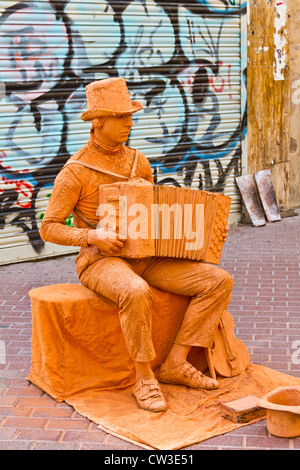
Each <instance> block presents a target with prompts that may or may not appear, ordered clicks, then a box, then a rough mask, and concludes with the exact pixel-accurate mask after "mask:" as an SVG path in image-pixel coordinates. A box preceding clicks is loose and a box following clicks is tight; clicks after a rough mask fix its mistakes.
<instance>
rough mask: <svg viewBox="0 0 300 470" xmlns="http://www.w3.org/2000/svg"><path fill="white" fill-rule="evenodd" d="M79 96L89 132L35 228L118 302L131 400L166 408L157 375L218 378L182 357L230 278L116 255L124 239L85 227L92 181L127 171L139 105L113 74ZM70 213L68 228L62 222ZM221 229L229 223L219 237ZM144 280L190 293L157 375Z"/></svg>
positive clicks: (200, 342) (141, 162)
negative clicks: (72, 253)
mask: <svg viewBox="0 0 300 470" xmlns="http://www.w3.org/2000/svg"><path fill="white" fill-rule="evenodd" d="M86 95H87V103H88V110H87V111H86V112H84V113H83V115H82V119H83V120H84V121H91V123H92V126H91V137H90V140H89V142H88V143H87V144H86V145H85V146H84V147H83V148H82V149H81V150H79V151H78V152H76V153H75V155H73V156H72V157H71V158H70V159H69V161H68V164H67V165H66V166H65V167H64V168H63V169H62V170H61V171H60V173H59V174H58V175H57V177H56V179H55V184H54V188H53V192H52V194H51V198H50V200H49V204H48V206H47V209H46V212H45V216H44V218H43V221H42V224H41V228H40V233H41V237H42V238H43V240H45V241H49V242H52V243H56V244H60V245H70V246H79V247H81V250H80V253H79V255H78V256H77V258H76V270H77V274H78V277H79V280H80V282H81V283H82V284H83V285H84V286H86V287H87V288H89V289H91V290H92V291H94V292H96V293H98V294H100V295H101V296H104V297H106V298H108V299H110V300H111V301H113V302H115V303H116V304H117V305H118V306H119V316H120V324H121V328H122V333H123V335H124V338H125V341H126V345H127V347H128V351H129V354H130V357H131V358H132V360H133V361H134V365H135V371H136V384H135V385H134V387H133V392H132V393H133V395H134V397H135V398H136V400H137V403H138V405H139V406H140V407H141V408H143V409H145V410H148V411H154V412H158V411H165V410H166V401H165V398H164V396H163V394H162V391H161V389H160V386H159V382H162V383H169V384H178V385H185V386H188V387H191V388H195V389H207V390H212V389H214V388H217V387H218V385H219V384H218V382H217V381H216V380H214V379H212V378H210V377H207V376H205V375H204V374H203V373H202V372H200V371H198V370H196V369H195V368H194V367H193V366H192V365H191V364H190V363H189V362H188V361H187V356H188V353H189V351H190V349H191V347H192V346H198V347H203V348H211V347H212V345H213V343H214V335H215V333H216V331H217V328H218V324H219V321H220V318H221V315H222V313H223V312H224V310H226V308H227V305H228V303H229V300H230V295H231V289H232V277H231V276H230V274H228V273H227V272H226V271H224V270H223V269H221V268H219V267H217V266H213V265H210V264H206V263H204V262H200V261H193V260H185V259H172V258H160V257H145V258H139V259H137V258H124V257H123V258H121V257H119V256H117V253H118V250H120V248H121V247H122V246H123V244H124V242H125V240H124V239H122V237H121V236H120V235H118V234H117V233H116V232H114V231H112V230H107V228H91V227H93V226H95V227H96V226H97V223H98V222H99V218H98V216H97V207H98V204H99V202H98V198H99V185H102V184H109V183H115V182H117V181H122V176H123V177H129V175H130V172H131V167H132V164H133V161H134V158H135V150H134V149H132V148H129V147H127V146H126V145H125V142H126V141H127V139H128V136H129V133H130V129H131V127H132V113H135V112H137V111H139V110H140V109H141V108H142V104H141V103H140V102H138V101H132V100H131V99H130V96H129V92H128V89H127V85H126V82H125V80H124V79H123V78H119V77H116V78H109V79H105V80H100V81H95V82H93V83H90V84H89V85H88V86H87V87H86ZM137 156H138V160H137V163H136V177H137V178H143V179H145V180H147V181H149V182H151V183H152V184H154V182H153V177H152V171H151V166H150V163H149V161H148V160H147V158H146V157H145V156H144V155H143V154H142V153H141V152H139V151H138V154H137ZM70 162H72V164H70ZM97 168H98V170H97ZM119 175H120V176H119ZM71 213H73V220H74V227H72V226H68V225H66V224H65V220H66V219H67V218H68V217H69V215H70V214H71ZM78 214H81V215H82V217H81V216H79V215H78ZM89 222H90V223H91V224H92V225H91V224H89ZM227 232H228V227H227V228H226V231H225V232H224V234H223V237H224V241H226V237H227V235H228V233H227ZM112 255H114V256H112ZM150 286H153V287H156V288H158V289H161V290H164V291H168V292H172V293H175V294H180V295H185V296H190V297H191V301H190V303H189V306H188V308H187V310H186V312H185V315H184V318H183V321H182V324H181V327H180V329H179V331H178V333H177V336H176V338H175V341H174V344H173V346H172V348H171V350H170V352H169V355H168V357H167V358H166V360H165V362H164V363H163V364H162V365H161V367H160V370H159V373H158V381H157V379H156V378H155V376H154V373H153V371H152V369H151V366H150V362H151V361H152V360H153V359H154V358H155V355H156V354H155V350H154V347H153V343H152V337H151V289H150Z"/></svg>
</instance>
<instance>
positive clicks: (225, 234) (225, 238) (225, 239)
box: [222, 226, 229, 243]
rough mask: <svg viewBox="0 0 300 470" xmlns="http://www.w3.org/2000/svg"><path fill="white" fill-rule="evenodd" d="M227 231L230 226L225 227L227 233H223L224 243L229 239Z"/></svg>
mask: <svg viewBox="0 0 300 470" xmlns="http://www.w3.org/2000/svg"><path fill="white" fill-rule="evenodd" d="M227 232H229V227H228V226H227V227H226V228H225V233H223V235H222V236H223V243H225V242H226V241H227V237H228V233H227Z"/></svg>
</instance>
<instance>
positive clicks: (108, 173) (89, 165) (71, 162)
mask: <svg viewBox="0 0 300 470" xmlns="http://www.w3.org/2000/svg"><path fill="white" fill-rule="evenodd" d="M137 161H138V151H137V149H136V151H135V156H134V159H133V163H132V167H131V172H130V176H129V178H128V176H123V175H119V174H118V173H114V172H113V171H109V170H105V169H104V168H100V167H99V166H95V165H91V164H90V163H86V162H82V161H81V160H71V161H69V162H67V163H66V164H65V165H64V168H65V167H66V166H68V165H71V164H74V163H77V165H82V166H85V167H86V168H90V170H95V171H99V172H100V173H105V174H107V175H111V176H116V177H118V178H123V179H126V180H128V179H131V178H134V177H135V171H136V166H137Z"/></svg>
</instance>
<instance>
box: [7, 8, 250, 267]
mask: <svg viewBox="0 0 300 470" xmlns="http://www.w3.org/2000/svg"><path fill="white" fill-rule="evenodd" d="M245 9H246V2H242V4H241V3H240V1H239V0H193V1H182V2H180V1H176V2H170V1H166V0H156V1H154V0H133V1H128V0H124V1H121V0H120V1H113V0H111V1H108V0H102V1H91V0H90V1H87V0H70V1H54V0H53V1H46V0H43V1H37V2H14V1H0V14H1V16H0V46H1V49H0V59H1V66H0V98H1V101H0V106H1V108H0V110H1V114H0V135H1V148H0V165H1V176H0V263H2V264H3V263H10V262H14V261H18V260H25V259H36V258H42V257H46V256H52V255H57V254H61V253H69V252H70V251H74V250H75V251H77V249H74V248H68V247H61V246H58V245H53V244H49V243H46V244H45V243H44V242H43V241H42V240H41V239H40V236H39V226H40V222H41V219H42V217H43V213H44V211H45V208H46V206H47V202H48V200H49V196H50V194H51V190H52V187H53V181H54V179H55V176H56V175H57V173H58V172H59V170H60V169H61V167H62V166H63V165H64V163H65V162H66V160H67V159H68V158H69V157H70V155H72V154H73V153H74V152H75V151H76V150H78V149H79V148H81V147H82V146H83V145H85V143H86V142H87V140H88V139H89V124H88V123H84V122H83V121H81V119H80V115H81V113H82V112H83V111H84V110H85V109H86V102H85V91H84V90H85V86H86V85H87V84H88V83H90V82H91V81H93V80H98V79H102V78H106V77H109V76H122V77H124V78H125V79H126V81H127V84H128V87H129V90H130V94H131V97H132V99H137V100H139V101H142V102H143V104H144V108H143V110H142V111H140V112H139V113H136V114H135V115H134V116H133V117H134V127H133V129H132V132H131V136H130V140H129V142H128V145H130V146H131V147H137V148H139V149H140V150H141V151H142V152H143V153H145V155H146V156H147V157H148V158H149V160H150V162H151V165H152V168H153V171H154V177H155V181H156V183H158V184H175V185H178V186H183V187H193V188H199V189H205V190H212V191H221V192H224V193H225V194H227V195H230V196H231V197H232V200H233V202H232V209H231V221H237V220H239V218H240V214H241V202H240V197H239V194H238V191H237V188H236V185H235V183H234V177H235V176H237V175H239V174H241V166H242V163H241V162H242V160H241V155H242V152H241V148H242V140H243V138H244V136H245V133H246V114H245V109H246V98H245V96H246V92H245V89H244V87H245V83H244V77H245V63H246V58H245V54H244V55H243V54H241V50H242V42H241V37H242V27H241V24H242V21H243V18H244V15H245ZM66 223H70V224H71V223H72V220H71V219H69V220H67V221H66Z"/></svg>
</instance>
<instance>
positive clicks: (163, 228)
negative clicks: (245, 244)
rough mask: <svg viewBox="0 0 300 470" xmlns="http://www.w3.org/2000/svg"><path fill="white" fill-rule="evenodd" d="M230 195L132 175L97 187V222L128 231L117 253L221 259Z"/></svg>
mask: <svg viewBox="0 0 300 470" xmlns="http://www.w3.org/2000/svg"><path fill="white" fill-rule="evenodd" d="M230 204H231V198H230V197H228V196H225V195H223V194H220V193H213V192H209V191H200V190H197V189H189V188H179V187H176V186H162V185H161V186H160V185H154V186H153V184H151V183H150V182H148V181H146V180H143V179H135V178H134V179H130V180H128V181H126V182H118V183H112V184H107V185H101V186H100V187H99V206H98V213H97V214H98V216H99V224H98V227H106V228H107V229H112V228H113V229H115V230H116V231H117V233H119V234H120V235H122V236H124V237H126V242H125V243H124V246H123V248H122V249H121V250H120V251H119V252H118V253H117V254H116V255H115V256H121V257H124V258H144V257H148V256H160V257H169V258H185V259H192V260H198V261H205V262H208V263H212V264H219V262H220V257H221V252H222V247H223V236H222V235H223V233H224V230H225V227H226V226H227V221H228V216H229V210H230Z"/></svg>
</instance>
